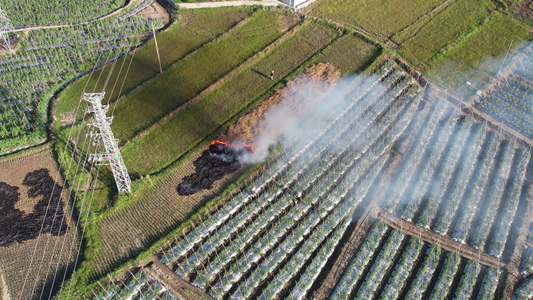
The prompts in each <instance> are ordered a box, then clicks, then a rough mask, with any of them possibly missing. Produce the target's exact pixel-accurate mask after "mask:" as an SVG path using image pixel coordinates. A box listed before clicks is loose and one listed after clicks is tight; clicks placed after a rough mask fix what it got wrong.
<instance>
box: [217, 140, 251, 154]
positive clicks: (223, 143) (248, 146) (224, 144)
mask: <svg viewBox="0 0 533 300" xmlns="http://www.w3.org/2000/svg"><path fill="white" fill-rule="evenodd" d="M209 145H223V146H226V147H228V148H229V144H228V143H226V142H223V141H217V140H213V141H212V142H211V143H210V144H209ZM236 146H237V147H246V148H248V150H250V151H252V152H254V151H255V150H254V145H252V144H237V145H236Z"/></svg>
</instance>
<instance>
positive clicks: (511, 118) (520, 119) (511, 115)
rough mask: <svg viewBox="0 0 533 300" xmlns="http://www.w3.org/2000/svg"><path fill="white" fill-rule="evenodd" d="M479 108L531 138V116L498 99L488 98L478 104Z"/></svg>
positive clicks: (532, 123) (532, 131)
mask: <svg viewBox="0 0 533 300" xmlns="http://www.w3.org/2000/svg"><path fill="white" fill-rule="evenodd" d="M479 108H480V109H482V110H484V111H486V112H488V113H489V114H491V115H493V116H495V117H496V118H498V119H501V120H503V121H504V122H505V123H507V124H508V125H509V126H511V127H513V128H515V129H517V130H518V131H520V132H523V133H524V134H526V135H527V136H530V137H531V136H533V129H531V128H532V127H533V122H532V120H531V114H528V113H526V112H524V111H522V110H518V109H516V108H515V107H513V106H512V105H509V104H507V102H505V101H503V100H501V99H500V98H498V97H494V96H488V97H486V98H485V99H484V101H483V102H481V103H480V104H479Z"/></svg>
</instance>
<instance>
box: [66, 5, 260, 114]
mask: <svg viewBox="0 0 533 300" xmlns="http://www.w3.org/2000/svg"><path fill="white" fill-rule="evenodd" d="M249 15H250V10H247V9H233V10H225V9H221V10H197V11H188V12H186V13H184V14H183V15H182V16H181V17H180V18H179V20H178V21H177V22H176V23H175V24H173V25H172V26H170V27H169V28H168V29H166V30H164V31H163V32H161V33H158V35H157V42H158V44H159V51H160V56H161V65H162V67H163V70H166V69H168V68H169V67H170V66H172V64H174V63H176V62H177V61H179V60H180V59H182V58H183V57H184V56H186V55H187V54H189V53H191V52H192V51H194V50H196V49H198V48H199V47H201V46H202V45H204V44H206V43H208V42H209V41H212V40H213V39H215V38H216V37H217V36H219V35H220V34H222V33H224V32H226V31H227V30H229V29H230V28H231V27H233V26H235V24H237V23H238V22H240V21H242V20H243V19H244V18H246V17H248V16H249ZM132 59H133V61H132ZM130 64H131V67H130V69H129V72H128V74H127V78H128V80H126V81H124V87H123V88H122V93H121V95H124V94H126V93H128V92H130V91H132V90H133V89H134V88H136V87H137V86H139V85H140V84H142V83H143V82H145V81H147V80H149V79H151V78H154V77H155V76H156V75H157V74H158V73H159V67H158V62H157V55H156V51H155V46H154V40H153V39H151V40H150V41H148V42H147V43H146V45H144V46H143V47H142V48H140V49H138V50H137V51H135V54H134V55H131V54H130V55H128V56H126V57H124V58H121V59H120V60H119V61H118V62H117V64H116V66H115V68H113V67H112V65H111V64H110V65H108V66H107V67H105V68H103V69H100V70H98V71H96V72H94V74H93V75H92V76H88V75H87V76H85V77H83V78H82V79H80V80H77V81H75V82H74V83H72V84H70V85H69V86H68V87H67V88H65V90H63V91H62V92H61V93H60V94H59V96H58V98H59V99H58V104H57V107H56V110H57V112H56V114H57V115H58V116H59V120H63V119H64V118H65V116H66V115H67V114H72V113H73V112H74V111H75V109H76V106H77V104H78V100H79V99H80V97H81V94H82V92H83V90H84V89H85V91H86V92H93V91H96V92H100V91H102V89H103V87H104V82H105V80H103V79H101V80H98V78H104V79H106V78H107V77H108V75H109V72H110V71H111V69H113V73H112V74H111V77H110V80H109V82H111V84H114V83H115V82H117V76H119V78H121V79H122V78H123V77H124V76H125V74H126V71H127V69H128V66H129V65H130ZM122 65H124V67H123V68H122V72H121V70H120V69H121V67H122ZM88 80H89V82H87V81H88ZM122 82H123V80H119V81H118V84H117V85H118V86H117V88H115V89H114V90H111V89H108V90H107V91H106V101H107V100H108V99H109V100H111V101H112V102H113V101H116V98H117V97H118V95H119V92H120V91H121V90H120V86H121V85H122ZM86 86H87V87H86ZM81 116H82V112H80V113H79V114H78V118H81Z"/></svg>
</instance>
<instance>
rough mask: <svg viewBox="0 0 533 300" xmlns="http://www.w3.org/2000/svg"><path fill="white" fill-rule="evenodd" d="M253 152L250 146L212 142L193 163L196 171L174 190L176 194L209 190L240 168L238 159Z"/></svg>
mask: <svg viewBox="0 0 533 300" xmlns="http://www.w3.org/2000/svg"><path fill="white" fill-rule="evenodd" d="M250 152H253V148H252V146H250V145H231V146H230V145H229V144H227V143H225V142H220V141H213V142H212V143H211V145H210V146H209V149H207V150H204V151H203V152H202V155H200V157H198V158H197V159H196V160H195V161H194V162H193V164H194V166H195V167H196V171H195V172H194V173H193V174H191V175H188V176H185V177H184V178H183V181H182V182H181V183H180V184H179V185H178V187H177V188H176V190H177V191H178V194H180V195H182V196H184V195H192V194H195V193H197V192H199V191H201V190H209V189H211V187H212V186H213V183H214V182H215V181H217V180H219V179H222V178H223V177H224V176H225V175H227V174H229V173H231V172H233V171H236V170H237V169H239V168H240V167H241V166H242V163H241V161H240V158H241V157H242V156H243V155H245V154H247V153H250Z"/></svg>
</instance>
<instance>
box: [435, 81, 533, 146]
mask: <svg viewBox="0 0 533 300" xmlns="http://www.w3.org/2000/svg"><path fill="white" fill-rule="evenodd" d="M426 80H427V79H426ZM427 83H428V86H429V87H431V88H432V90H433V91H434V92H436V93H438V94H439V98H440V99H444V100H446V101H447V102H449V103H451V104H453V105H454V106H456V107H458V108H460V109H461V110H462V111H463V112H468V113H471V114H472V115H473V116H474V117H476V118H480V119H483V120H486V121H487V122H488V123H489V124H490V125H491V127H492V128H494V129H496V130H497V131H498V132H499V133H501V134H503V135H507V136H511V137H514V138H515V139H517V140H518V141H520V142H522V145H523V146H524V147H526V148H527V149H532V148H533V139H531V138H529V137H527V136H525V135H524V134H522V133H520V132H518V131H516V130H515V129H513V128H511V127H509V126H508V125H507V124H505V123H503V122H501V121H499V120H497V119H496V118H494V117H493V116H491V115H489V114H487V113H485V112H484V111H482V110H479V109H477V108H475V107H474V106H473V105H472V104H471V102H464V101H462V100H461V99H459V98H458V97H456V96H454V95H452V94H450V92H446V91H444V90H442V89H441V88H440V87H439V86H438V85H436V84H434V83H431V82H429V81H427Z"/></svg>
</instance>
